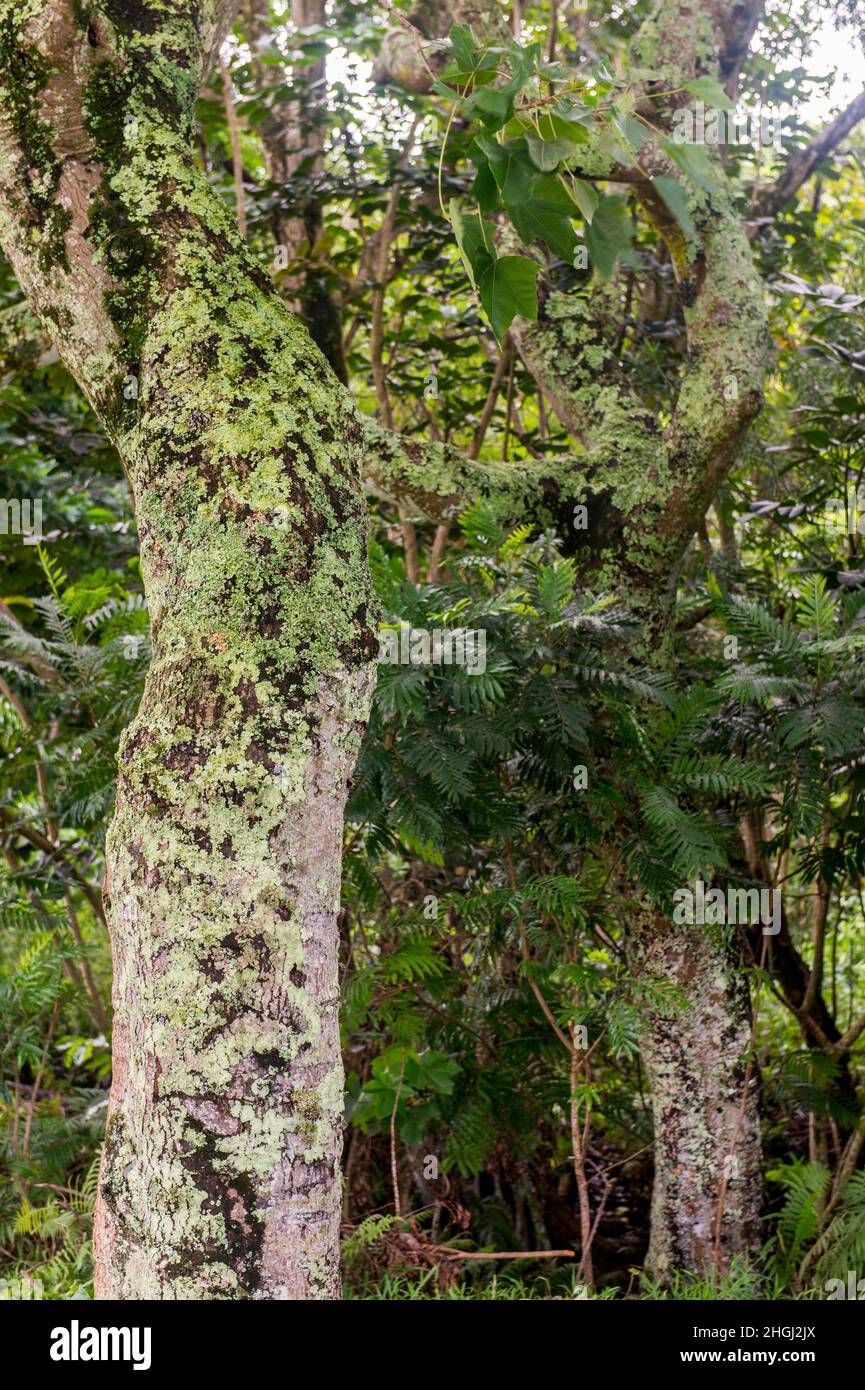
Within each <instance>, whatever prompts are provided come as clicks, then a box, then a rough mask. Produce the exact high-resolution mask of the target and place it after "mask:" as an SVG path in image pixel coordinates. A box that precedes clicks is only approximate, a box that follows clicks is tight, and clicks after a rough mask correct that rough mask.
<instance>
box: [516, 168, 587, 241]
mask: <svg viewBox="0 0 865 1390" xmlns="http://www.w3.org/2000/svg"><path fill="white" fill-rule="evenodd" d="M507 206H508V212H509V213H510V215H511V221H512V222H513V224H514V227H515V228H516V230H517V232H518V233H519V235H520V237H521V238H522V240H523V241H525V242H530V241H541V242H543V243H544V245H545V246H547V247H548V248H549V250H550V251H552V253H553V255H554V256H559V257H561V259H562V260H563V261H568V262H570V261H571V260H572V259H573V255H574V247H575V246H576V244H577V238H576V235H575V233H574V229H573V226H572V218H573V215H574V211H575V208H574V204H573V201H572V200H571V198H570V197H569V195H568V193H567V192H566V190H565V189H564V188H563V187H562V185H561V183H560V182H559V180H558V179H556V178H553V177H551V176H550V175H546V176H545V177H543V178H536V179H535V180H534V182H533V185H532V188H531V190H530V192H529V195H528V197H526V198H524V199H520V200H519V201H517V202H511V201H507Z"/></svg>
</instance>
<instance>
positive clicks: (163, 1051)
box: [0, 0, 377, 1299]
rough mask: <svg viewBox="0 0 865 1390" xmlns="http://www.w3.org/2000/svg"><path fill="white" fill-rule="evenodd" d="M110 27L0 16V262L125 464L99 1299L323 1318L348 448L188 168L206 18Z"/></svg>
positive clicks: (346, 622)
mask: <svg viewBox="0 0 865 1390" xmlns="http://www.w3.org/2000/svg"><path fill="white" fill-rule="evenodd" d="M121 8H122V7H121ZM118 13H119V12H118V8H117V7H116V6H114V5H112V6H110V7H108V6H106V7H105V9H100V8H99V7H97V6H91V7H89V8H88V9H87V10H86V11H85V10H83V9H81V8H80V7H78V6H77V5H74V4H73V3H72V0H41V3H40V0H34V3H31V4H28V5H26V6H11V7H9V6H7V7H5V9H4V10H2V11H0V19H2V23H3V36H2V37H3V44H2V46H0V83H2V86H3V97H4V105H5V109H6V112H7V115H6V118H5V120H4V124H3V128H2V132H0V138H2V145H3V150H2V153H3V156H4V157H3V160H2V164H0V171H2V172H0V230H2V238H3V246H4V250H5V251H6V254H7V255H8V256H9V259H10V260H11V262H12V264H13V266H14V269H15V272H16V275H17V277H18V279H19V282H20V283H21V285H22V286H23V287H24V289H25V291H26V292H27V294H28V297H29V299H30V302H31V305H32V306H33V308H34V309H35V311H36V312H37V314H38V315H39V317H40V319H41V320H42V322H43V324H44V325H45V327H46V328H47V330H48V331H49V333H50V334H51V336H52V337H53V339H54V341H55V343H56V345H57V347H58V350H59V351H60V353H61V355H62V356H63V357H64V359H65V361H66V363H67V365H68V366H69V367H70V369H71V370H72V371H73V372H74V373H75V375H76V377H77V379H78V381H79V383H80V384H81V386H82V388H83V389H84V390H85V392H86V393H87V395H88V397H89V398H90V400H91V402H92V404H93V405H94V407H95V408H96V409H97V410H98V412H99V413H100V415H101V418H102V420H103V421H104V423H105V425H106V427H107V429H108V430H109V432H110V434H111V437H112V439H113V440H114V442H115V444H116V446H117V449H118V452H119V453H120V456H121V458H122V459H123V462H124V465H125V467H126V470H127V474H128V477H129V480H130V484H131V487H132V490H133V495H134V499H135V512H136V519H137V523H138V528H139V533H140V541H141V563H142V572H143V576H144V586H145V592H146V595H147V599H148V605H149V609H150V618H151V625H152V633H153V659H152V664H151V667H150V670H149V673H148V677H147V683H146V687H145V693H144V697H143V700H142V704H141V708H140V710H139V712H138V715H137V717H136V719H135V721H134V723H133V724H132V726H131V727H130V729H129V730H128V731H127V733H126V735H125V737H124V739H123V742H122V746H121V753H120V765H121V769H120V782H119V788H118V802H117V811H116V815H115V819H114V823H113V825H112V828H111V832H110V836H109V841H108V848H107V870H106V889H105V891H106V901H107V904H108V908H109V920H110V928H111V935H112V943H113V948H114V963H115V980H114V1005H115V1052H114V1059H115V1070H114V1079H113V1085H112V1091H111V1099H110V1105H109V1120H108V1134H107V1141H106V1145H105V1151H104V1157H103V1163H102V1173H101V1179H100V1190H99V1199H98V1204H97V1212H96V1236H95V1244H96V1262H97V1270H96V1291H97V1297H100V1298H111V1299H126V1298H129V1299H140V1298H146V1299H162V1298H169V1299H184V1298H197V1299H201V1298H207V1299H212V1298H256V1299H264V1298H267V1299H279V1298H283V1299H284V1298H313V1297H334V1296H337V1294H338V1291H339V1272H338V1254H339V1247H338V1222H339V1209H340V1190H339V1171H338V1162H339V1145H340V1136H341V1122H342V1104H343V1102H342V1070H341V1062H340V1052H339V1039H338V1030H337V970H336V957H337V927H336V912H337V908H338V904H339V887H340V859H341V848H342V833H341V832H342V812H343V805H344V800H345V795H346V787H347V782H348V778H349V776H350V773H351V769H352V765H353V762H354V759H355V756H356V753H357V750H358V747H359V743H360V739H361V736H362V733H363V730H364V727H365V724H366V720H367V716H368V711H369V703H370V698H371V692H372V685H373V672H374V661H375V656H376V649H377V644H376V640H375V633H374V631H373V627H372V624H373V621H374V600H373V596H372V591H371V585H370V581H369V577H368V571H367V563H366V518H365V510H364V506H363V499H362V495H361V489H360V482H359V476H360V457H361V429H360V425H359V421H358V418H357V415H356V413H355V410H354V408H353V406H352V404H351V401H350V399H349V398H348V396H347V394H346V393H345V392H344V391H343V389H342V387H341V386H340V385H339V384H338V383H337V381H336V380H335V378H334V377H333V375H332V374H331V372H330V371H329V369H328V367H327V365H326V364H325V362H324V359H323V358H322V357H321V355H320V353H319V352H318V351H317V349H316V348H315V347H314V346H313V344H312V343H311V342H310V339H309V337H308V335H307V333H306V332H305V330H304V329H303V328H302V326H301V325H300V324H299V323H298V321H297V320H296V319H294V318H293V316H292V315H291V314H289V313H288V312H287V310H286V309H285V306H284V305H283V304H282V303H281V300H280V298H279V295H278V294H277V293H276V291H275V290H274V288H273V286H272V285H271V283H270V281H269V279H268V278H267V277H266V276H265V275H263V274H262V272H261V271H260V270H259V268H258V267H257V265H256V264H255V262H254V261H253V260H252V258H251V257H250V256H249V254H248V252H247V249H246V247H245V246H244V244H243V243H242V242H241V240H240V238H239V236H238V233H237V230H236V227H235V226H234V223H233V220H232V218H231V216H230V214H229V212H228V210H227V209H226V208H225V207H224V206H223V204H222V202H221V200H220V199H219V198H218V197H217V196H215V195H214V194H213V192H212V191H211V190H210V189H209V187H208V185H207V183H206V180H205V179H204V177H203V176H202V174H201V173H200V171H199V170H198V169H197V167H196V165H195V162H194V160H193V158H192V156H191V153H190V151H191V145H192V136H193V131H194V102H195V97H196V93H197V91H198V90H199V86H200V83H201V80H202V77H203V75H204V72H205V71H206V68H207V65H208V63H209V62H210V61H211V60H212V57H213V54H214V53H215V52H216V51H217V49H218V44H219V40H220V36H221V34H222V33H224V30H225V28H226V26H227V25H228V23H230V6H227V5H226V4H224V3H222V0H214V3H209V4H208V3H205V4H203V5H202V6H199V7H198V8H197V9H196V10H195V11H193V10H190V11H185V10H182V9H178V8H176V7H171V8H170V9H166V8H165V7H158V8H157V7H155V6H154V7H152V8H151V7H148V6H146V5H143V6H141V7H139V8H136V9H135V11H134V14H132V13H131V12H130V14H129V15H128V16H127V14H126V11H125V9H122V14H121V15H120V17H118ZM82 113H83V114H82Z"/></svg>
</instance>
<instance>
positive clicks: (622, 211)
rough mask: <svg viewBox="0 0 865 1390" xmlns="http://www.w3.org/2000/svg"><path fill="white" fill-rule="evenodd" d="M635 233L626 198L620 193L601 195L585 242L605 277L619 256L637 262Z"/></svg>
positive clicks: (606, 277)
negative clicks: (632, 247) (612, 195)
mask: <svg viewBox="0 0 865 1390" xmlns="http://www.w3.org/2000/svg"><path fill="white" fill-rule="evenodd" d="M633 235H634V229H633V227H632V226H631V221H630V218H629V217H628V204H627V198H625V197H623V196H621V195H616V196H615V197H604V198H601V200H600V202H599V203H598V206H597V209H596V211H595V215H594V217H593V218H592V222H591V225H590V226H587V227H586V244H587V246H588V248H589V257H590V259H591V263H592V266H593V268H594V269H595V270H597V272H598V274H599V275H601V276H603V278H604V279H605V280H607V279H609V277H610V276H611V275H612V273H613V270H614V269H615V265H616V262H617V261H618V260H619V259H621V260H624V261H625V262H627V263H628V264H631V265H632V264H633V263H634V255H633V252H632V250H631V241H632V239H633Z"/></svg>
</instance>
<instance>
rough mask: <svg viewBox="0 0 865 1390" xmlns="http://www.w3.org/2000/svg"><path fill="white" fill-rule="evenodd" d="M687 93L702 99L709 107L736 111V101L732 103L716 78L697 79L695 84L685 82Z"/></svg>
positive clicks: (694, 81)
mask: <svg viewBox="0 0 865 1390" xmlns="http://www.w3.org/2000/svg"><path fill="white" fill-rule="evenodd" d="M683 85H684V88H685V91H686V92H693V93H694V96H695V97H700V98H701V99H702V100H703V101H705V103H706V105H707V106H720V107H723V108H724V109H725V110H727V111H734V110H735V108H736V103H735V101H731V100H730V98H729V97H728V96H727V93H726V92H725V91H724V88H723V87H722V86H721V84H720V82H716V81H715V79H714V77H695V78H694V80H693V82H685V83H684V84H683Z"/></svg>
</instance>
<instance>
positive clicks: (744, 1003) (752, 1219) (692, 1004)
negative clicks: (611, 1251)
mask: <svg viewBox="0 0 865 1390" xmlns="http://www.w3.org/2000/svg"><path fill="white" fill-rule="evenodd" d="M723 932H724V929H723V928H713V927H708V926H707V927H683V926H676V927H673V926H671V925H670V924H668V923H667V922H666V921H664V920H663V919H662V918H657V917H649V916H646V917H645V918H643V920H642V921H641V922H640V923H639V924H638V926H637V927H636V928H635V930H634V931H633V932H632V933H631V934H630V935H629V963H630V965H631V968H632V970H633V971H634V973H635V976H636V977H637V978H638V979H639V980H640V981H641V982H642V985H643V987H644V990H645V991H646V999H647V1001H652V1002H648V1008H647V1022H646V1028H645V1035H644V1042H643V1052H642V1058H643V1062H644V1064H645V1070H646V1076H647V1081H648V1084H649V1088H650V1092H651V1101H652V1117H653V1122H654V1131H655V1181H654V1187H653V1191H652V1228H651V1241H650V1246H649V1256H648V1268H649V1271H650V1273H651V1274H652V1276H653V1277H654V1278H655V1279H657V1280H659V1281H660V1282H662V1283H664V1282H667V1281H668V1280H669V1278H670V1277H671V1276H672V1275H673V1274H674V1273H675V1272H676V1271H690V1272H693V1273H695V1274H701V1275H711V1274H714V1273H722V1272H727V1271H729V1270H730V1269H731V1267H732V1265H733V1263H734V1262H735V1261H737V1260H738V1261H739V1262H740V1263H741V1265H742V1266H743V1267H744V1266H746V1265H747V1264H748V1263H749V1262H750V1261H752V1260H753V1257H754V1254H755V1252H756V1251H757V1250H758V1249H759V1234H760V1207H761V1200H762V1163H761V1145H760V1117H759V1110H758V1090H757V1073H756V1070H755V1069H754V1067H753V1066H752V1064H751V1052H752V1047H751V1011H750V1002H749V995H748V984H747V980H746V978H745V975H744V973H743V970H742V962H741V960H740V958H739V948H738V945H737V942H736V941H735V940H731V939H727V938H725V937H724V935H723ZM671 987H672V989H673V991H674V992H675V993H674V996H673V998H672V1001H671V1005H672V1006H671V1007H668V1006H667V1003H666V1001H665V998H664V995H665V992H669V990H670V988H671Z"/></svg>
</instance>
